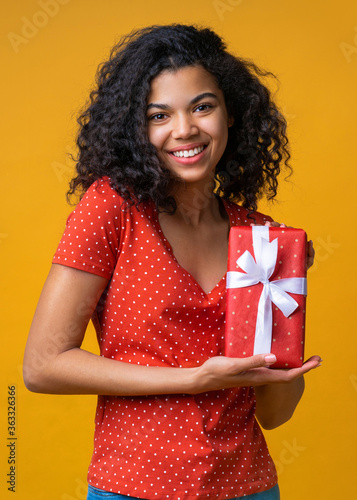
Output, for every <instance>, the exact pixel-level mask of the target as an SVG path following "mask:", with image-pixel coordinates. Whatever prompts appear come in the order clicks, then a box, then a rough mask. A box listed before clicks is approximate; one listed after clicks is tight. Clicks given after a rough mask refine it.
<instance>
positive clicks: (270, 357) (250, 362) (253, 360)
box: [236, 353, 276, 372]
mask: <svg viewBox="0 0 357 500" xmlns="http://www.w3.org/2000/svg"><path fill="white" fill-rule="evenodd" d="M236 359H237V371H239V372H245V371H247V370H251V369H252V368H260V367H268V366H271V365H273V364H274V363H275V362H276V356H275V354H271V353H267V354H255V355H254V356H249V357H248V358H236Z"/></svg>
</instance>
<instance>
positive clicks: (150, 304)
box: [53, 178, 277, 500]
mask: <svg viewBox="0 0 357 500" xmlns="http://www.w3.org/2000/svg"><path fill="white" fill-rule="evenodd" d="M224 206H225V209H226V211H227V214H228V215H229V218H230V224H231V226H232V225H247V224H250V222H251V219H247V211H246V210H245V209H243V208H242V207H239V206H237V205H235V204H234V203H230V202H227V201H224ZM254 217H255V218H256V221H257V223H264V221H265V220H271V219H270V218H269V217H265V216H263V215H262V214H259V213H255V214H254ZM53 262H54V263H57V264H62V265H65V266H70V267H74V268H76V269H82V270H84V271H87V272H89V273H93V274H96V275H99V276H102V277H105V278H107V279H108V280H109V282H108V286H107V289H106V291H105V293H104V294H103V296H102V298H101V300H100V301H99V305H98V307H97V311H96V312H97V314H96V316H97V321H96V329H97V332H98V338H99V344H100V352H101V355H102V356H105V357H108V358H112V359H117V360H120V361H124V362H127V363H136V364H140V365H148V366H149V365H150V366H173V367H192V366H197V365H200V364H202V363H203V362H204V361H206V360H207V359H208V358H210V357H212V356H217V355H223V354H224V322H225V276H224V277H223V278H222V279H221V281H220V282H219V283H217V285H216V286H215V287H214V289H213V290H212V291H211V292H210V293H209V294H206V293H205V292H204V291H203V290H202V288H201V287H200V286H199V284H198V283H197V282H196V281H195V280H194V278H193V277H192V276H191V275H190V274H189V273H188V272H187V271H185V269H183V268H182V267H181V266H180V265H179V264H178V262H177V261H176V259H175V257H174V255H173V252H172V249H171V247H170V244H169V243H168V241H167V240H166V239H165V237H164V236H163V233H162V231H161V228H160V224H159V220H158V212H157V210H156V208H155V205H154V203H152V202H148V203H145V204H141V205H140V207H139V210H138V209H137V208H135V207H129V208H128V206H127V205H126V204H125V203H123V199H122V198H121V197H120V196H119V195H118V194H117V193H116V192H115V191H114V190H113V189H112V188H111V187H110V185H109V181H108V179H107V178H103V179H102V180H100V181H98V182H96V183H94V184H93V185H92V186H91V188H90V189H88V191H87V193H86V194H85V196H84V197H83V198H82V200H81V202H80V203H79V204H78V205H77V207H76V209H75V210H74V211H73V212H72V213H71V215H70V216H69V218H68V220H67V225H66V229H65V232H64V234H63V237H62V239H61V241H60V244H59V246H58V249H57V251H56V253H55V256H54V259H53ZM254 414H255V396H254V391H253V389H252V388H251V387H245V388H237V389H229V390H228V389H227V390H221V391H212V392H208V393H202V394H196V395H187V394H182V395H160V396H145V397H142V396H140V397H138V396H136V397H113V396H99V397H98V406H97V412H96V420H95V423H96V429H95V443H94V452H93V456H92V461H91V464H90V467H89V473H88V481H89V483H90V484H91V485H92V486H94V487H97V488H100V489H103V490H107V491H111V492H115V493H121V494H122V495H128V496H133V497H139V498H144V499H149V500H151V499H152V500H154V499H160V500H163V499H170V500H188V499H223V498H224V499H229V498H234V497H236V496H244V495H248V494H251V493H256V492H259V491H263V490H265V489H269V488H271V487H273V486H274V485H275V484H276V481H277V478H276V470H275V467H274V464H273V462H272V460H271V458H270V455H269V452H268V449H267V446H266V443H265V440H264V437H263V434H262V432H261V430H260V427H259V425H258V423H257V421H256V419H255V416H254Z"/></svg>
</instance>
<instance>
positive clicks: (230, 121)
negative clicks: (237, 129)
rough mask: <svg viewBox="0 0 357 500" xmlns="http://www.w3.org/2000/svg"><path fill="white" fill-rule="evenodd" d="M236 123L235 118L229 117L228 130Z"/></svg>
mask: <svg viewBox="0 0 357 500" xmlns="http://www.w3.org/2000/svg"><path fill="white" fill-rule="evenodd" d="M233 123H234V118H233V116H228V128H229V127H231V126H232V125H233Z"/></svg>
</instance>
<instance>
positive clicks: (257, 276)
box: [227, 226, 307, 354]
mask: <svg viewBox="0 0 357 500" xmlns="http://www.w3.org/2000/svg"><path fill="white" fill-rule="evenodd" d="M252 230H253V249H254V255H255V261H254V259H253V257H252V255H251V254H250V252H249V251H248V250H246V251H245V252H244V254H243V255H242V256H241V257H239V259H238V260H237V264H238V265H239V267H240V268H241V269H243V271H245V273H246V274H244V273H241V272H238V271H228V272H227V288H243V287H247V286H251V285H256V284H257V283H259V282H260V283H263V285H264V286H263V291H262V293H261V296H260V299H259V304H258V315H257V323H256V328H255V340H254V351H253V354H263V353H268V352H270V351H271V343H272V327H273V312H272V302H273V303H274V304H275V305H276V306H277V307H278V308H279V309H280V310H281V311H282V313H283V314H284V316H285V317H288V316H290V314H292V313H293V312H294V311H295V309H296V308H297V307H298V303H297V302H296V300H294V299H293V298H292V297H291V296H290V295H289V294H288V293H286V292H289V293H296V294H299V295H306V294H307V284H306V278H285V279H280V280H276V281H269V278H270V276H271V275H272V274H273V272H274V269H275V265H276V260H277V256H278V238H275V240H273V241H272V242H269V228H268V227H267V226H252Z"/></svg>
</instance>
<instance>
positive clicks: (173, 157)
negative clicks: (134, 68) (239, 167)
mask: <svg viewBox="0 0 357 500" xmlns="http://www.w3.org/2000/svg"><path fill="white" fill-rule="evenodd" d="M147 103H148V105H147V123H148V138H149V141H150V142H151V144H153V146H155V148H156V150H157V152H158V155H159V157H160V158H161V159H162V160H163V161H164V163H165V165H166V166H167V168H168V169H169V170H171V171H172V172H173V173H174V174H175V175H176V176H177V177H178V178H180V179H182V180H184V181H186V182H191V183H192V182H200V181H203V180H205V179H208V178H210V179H212V178H213V172H214V169H215V167H216V165H217V163H218V161H219V160H220V158H221V157H222V154H223V152H224V150H225V148H226V145H227V140H228V127H229V126H230V125H232V120H230V119H229V117H228V113H227V109H226V105H225V102H224V96H223V93H222V91H221V90H220V88H219V87H218V86H217V83H216V81H215V79H214V78H213V76H212V75H211V74H210V73H208V72H207V71H206V70H205V69H204V68H202V67H201V66H188V67H185V68H182V69H179V70H177V71H169V70H167V71H163V72H162V73H160V74H159V75H158V76H157V77H156V78H154V80H153V81H152V84H151V92H150V94H149V96H148V101H147Z"/></svg>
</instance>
